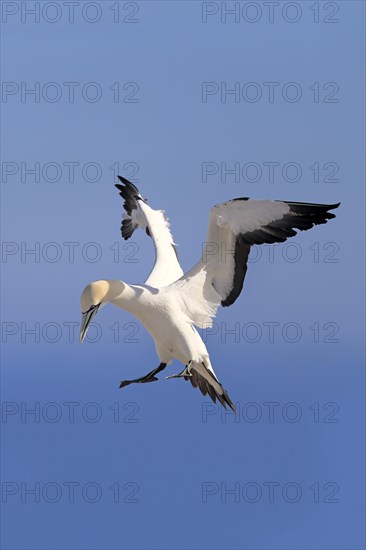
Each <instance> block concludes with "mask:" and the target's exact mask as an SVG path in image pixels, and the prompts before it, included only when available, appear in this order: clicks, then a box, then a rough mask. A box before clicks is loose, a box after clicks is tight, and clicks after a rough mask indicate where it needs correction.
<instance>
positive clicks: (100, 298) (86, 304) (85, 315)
mask: <svg viewBox="0 0 366 550" xmlns="http://www.w3.org/2000/svg"><path fill="white" fill-rule="evenodd" d="M108 293H109V283H108V281H95V282H93V283H90V284H89V285H87V286H86V287H85V288H84V290H83V292H82V293H81V296H80V308H81V314H82V319H81V325H80V342H83V340H84V338H85V336H86V333H87V332H88V328H89V325H90V323H91V320H92V319H93V317H94V316H95V315H96V313H97V312H98V309H99V308H100V306H101V305H102V304H104V303H106V301H107V297H108Z"/></svg>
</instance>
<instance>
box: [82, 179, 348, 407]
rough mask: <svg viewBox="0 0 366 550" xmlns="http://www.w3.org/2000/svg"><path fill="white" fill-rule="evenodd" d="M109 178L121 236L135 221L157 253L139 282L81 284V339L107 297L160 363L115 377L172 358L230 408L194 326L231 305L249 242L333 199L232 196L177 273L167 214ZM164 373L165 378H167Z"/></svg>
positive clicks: (288, 229) (298, 225)
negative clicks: (192, 261) (197, 252)
mask: <svg viewBox="0 0 366 550" xmlns="http://www.w3.org/2000/svg"><path fill="white" fill-rule="evenodd" d="M119 179H120V181H121V183H122V185H116V187H117V188H118V189H119V191H120V195H121V196H122V198H123V199H124V208H125V213H124V215H123V220H122V227H121V232H122V237H123V238H124V239H129V238H130V237H131V235H132V234H133V232H134V231H135V229H136V228H138V227H140V228H141V229H144V230H145V231H146V233H147V234H148V235H149V236H150V237H151V238H152V240H153V243H154V246H155V253H156V259H155V264H154V267H153V269H152V271H151V273H150V275H149V276H148V278H147V280H146V281H145V284H143V285H128V284H127V283H125V282H122V281H110V280H105V281H96V282H94V283H91V284H89V285H87V287H85V289H84V291H83V293H82V296H81V310H82V313H83V319H82V324H81V331H80V340H81V341H82V340H83V339H84V337H85V334H86V331H87V329H88V326H89V324H90V321H91V319H92V317H93V316H94V315H95V314H96V312H97V311H98V309H99V308H100V307H103V306H104V305H105V304H107V303H113V304H115V305H116V306H118V307H121V308H123V309H125V310H127V311H129V312H131V313H132V314H133V315H135V317H137V318H138V319H139V320H140V321H141V323H143V325H144V326H145V327H146V329H147V330H148V331H149V333H150V334H151V336H152V337H153V339H154V341H155V347H156V352H157V354H158V357H159V359H160V365H159V367H157V368H156V369H154V370H153V371H151V372H150V373H148V374H147V375H145V376H143V377H141V378H137V379H135V380H126V381H123V382H121V385H120V387H124V386H127V385H129V384H131V383H133V382H138V383H146V382H152V381H154V380H157V378H156V374H157V373H158V372H160V371H161V370H163V369H164V368H165V367H166V366H167V365H169V364H170V363H171V362H172V360H173V359H178V360H179V361H181V362H182V363H183V364H184V365H185V368H184V370H183V371H182V372H181V373H179V374H178V375H174V376H173V377H183V378H184V379H185V380H190V381H191V383H192V385H193V387H199V388H200V390H201V392H202V393H203V394H204V395H206V394H207V393H208V394H209V395H210V397H211V398H212V399H213V401H216V399H218V400H219V401H220V403H221V404H222V405H223V406H224V407H225V408H226V405H229V406H230V407H231V408H232V409H233V410H235V408H234V405H233V403H232V401H231V400H230V398H229V396H228V394H227V392H226V391H225V390H224V389H223V387H222V386H221V384H220V382H219V381H218V379H217V377H216V375H215V373H214V371H213V368H212V365H211V362H210V358H209V354H208V351H207V349H206V346H205V344H204V342H203V341H202V339H201V337H200V335H199V334H198V332H197V330H196V328H195V325H196V326H198V327H200V328H207V327H209V326H211V325H212V319H213V318H214V317H215V315H216V312H217V308H218V307H219V306H220V305H222V306H223V307H226V306H230V305H231V304H233V303H234V302H235V300H236V299H237V298H238V296H239V295H240V292H241V290H242V287H243V283H244V278H245V274H246V270H247V260H248V256H249V252H250V248H251V246H252V245H257V244H263V243H275V242H283V241H285V240H286V239H287V238H288V237H292V236H293V235H296V231H295V229H300V230H305V229H310V228H311V227H313V226H314V225H318V224H322V223H326V222H327V221H328V220H329V219H331V218H334V217H335V216H334V214H332V213H330V212H329V210H332V209H335V208H337V207H338V206H339V203H338V204H331V205H323V204H308V203H292V202H286V201H272V200H249V199H248V198H239V199H233V200H231V201H228V202H225V203H222V204H218V205H216V206H213V207H212V209H211V212H210V219H209V228H208V235H207V240H206V243H205V245H204V246H203V249H202V254H201V257H200V259H199V261H198V262H197V264H196V265H195V266H194V267H193V268H192V269H191V270H190V271H188V272H187V273H186V274H183V271H182V268H181V266H180V264H179V261H178V257H177V253H176V248H175V245H174V241H173V236H172V234H171V231H170V227H169V223H168V220H167V219H166V217H165V214H164V212H163V211H162V210H153V209H152V208H150V206H148V204H147V202H146V200H145V199H143V197H142V196H141V194H140V192H139V191H138V189H137V188H136V187H135V186H134V185H133V184H132V183H131V182H129V181H128V180H126V179H125V178H122V177H121V176H119ZM168 378H169V377H168Z"/></svg>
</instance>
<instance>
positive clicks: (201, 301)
mask: <svg viewBox="0 0 366 550" xmlns="http://www.w3.org/2000/svg"><path fill="white" fill-rule="evenodd" d="M339 204H340V203H338V204H309V203H300V202H299V203H298V202H286V201H272V200H249V199H248V198H239V199H233V200H231V201H228V202H224V203H222V204H218V205H216V206H214V207H213V208H211V211H210V221H209V227H208V235H207V241H206V243H205V244H204V246H203V250H202V255H201V258H200V260H199V262H198V263H197V264H196V265H195V266H194V267H193V268H192V269H191V270H190V271H189V272H188V273H186V274H185V275H184V276H183V277H182V278H181V279H179V280H178V281H176V282H175V283H173V284H172V285H170V286H169V288H171V289H174V290H175V291H176V292H177V296H178V295H179V296H180V299H181V307H182V308H184V310H185V311H186V313H187V315H188V317H189V318H190V319H191V321H192V322H193V323H195V324H196V325H198V326H201V327H204V328H205V327H209V326H211V324H212V318H213V317H214V316H215V315H216V311H217V308H218V307H219V306H220V305H222V306H224V307H226V306H230V305H232V304H233V303H234V302H235V300H236V299H237V298H238V296H239V295H240V292H241V290H242V288H243V283H244V278H245V274H246V271H247V261H248V256H249V252H250V247H251V246H252V245H259V244H263V243H280V242H284V241H285V240H286V239H287V238H288V237H293V236H294V235H296V231H295V229H300V230H301V231H303V230H306V229H310V228H312V227H314V225H318V224H322V223H326V222H327V221H328V220H330V219H332V218H334V217H335V215H334V214H332V213H330V212H329V210H333V209H335V208H338V206H339Z"/></svg>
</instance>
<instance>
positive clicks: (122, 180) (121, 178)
mask: <svg viewBox="0 0 366 550" xmlns="http://www.w3.org/2000/svg"><path fill="white" fill-rule="evenodd" d="M117 178H118V179H119V181H120V182H121V183H123V184H124V185H127V186H128V187H132V189H133V190H134V191H135V192H136V193H137V194H140V192H139V190H138V189H137V187H136V185H134V184H133V183H132V182H131V181H129V180H128V179H126V178H124V177H123V176H117ZM116 187H117V189H120V188H121V187H122V186H121V185H120V186H119V187H118V183H117V184H116Z"/></svg>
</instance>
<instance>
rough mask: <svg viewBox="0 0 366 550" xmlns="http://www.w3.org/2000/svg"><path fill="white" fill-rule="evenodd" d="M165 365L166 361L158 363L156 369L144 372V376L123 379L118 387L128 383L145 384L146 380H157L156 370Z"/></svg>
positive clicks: (162, 368) (163, 367)
mask: <svg viewBox="0 0 366 550" xmlns="http://www.w3.org/2000/svg"><path fill="white" fill-rule="evenodd" d="M166 365H167V364H166V363H160V365H159V366H158V367H157V368H156V369H154V370H152V371H151V372H149V373H147V374H145V376H141V378H135V379H134V380H123V381H122V382H121V383H120V385H119V387H120V388H124V387H125V386H129V384H145V383H146V382H154V381H155V380H158V378H156V376H155V374H158V372H160V371H162V370H164V369H165V367H166Z"/></svg>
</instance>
